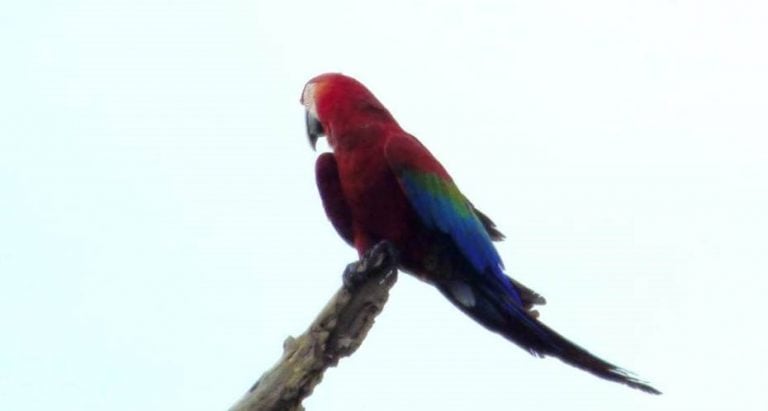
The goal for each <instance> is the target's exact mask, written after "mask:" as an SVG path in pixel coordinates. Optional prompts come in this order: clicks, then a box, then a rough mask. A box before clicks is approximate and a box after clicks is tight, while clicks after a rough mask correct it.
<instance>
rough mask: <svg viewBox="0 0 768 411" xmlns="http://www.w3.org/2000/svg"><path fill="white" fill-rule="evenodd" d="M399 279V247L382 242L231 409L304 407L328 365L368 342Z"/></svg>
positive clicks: (353, 267) (349, 269)
mask: <svg viewBox="0 0 768 411" xmlns="http://www.w3.org/2000/svg"><path fill="white" fill-rule="evenodd" d="M396 281H397V263H396V252H395V250H394V249H393V248H392V246H391V245H389V244H388V243H380V244H378V245H376V246H375V247H374V248H373V249H371V251H369V252H367V253H366V254H365V255H364V256H363V258H362V259H361V260H360V261H359V262H357V263H352V264H350V265H349V266H347V269H346V270H345V272H344V285H343V286H342V287H341V289H339V291H337V292H336V294H335V295H334V296H333V298H331V300H330V301H329V302H328V304H326V306H325V308H323V310H322V311H321V312H320V314H319V315H318V316H317V318H315V321H313V322H312V324H311V325H310V326H309V328H308V329H307V331H305V332H304V333H303V334H302V335H300V336H299V337H297V338H293V337H288V338H287V339H286V340H285V342H284V343H283V356H282V357H281V358H280V360H279V361H278V362H277V364H275V366H274V367H272V369H270V370H268V371H267V372H265V373H264V374H263V375H262V376H261V378H259V380H258V381H256V383H255V384H254V385H253V387H251V389H250V390H248V392H247V393H246V394H245V395H244V396H243V398H241V399H240V400H239V401H238V402H237V403H236V404H235V405H233V406H232V408H230V411H256V410H258V411H263V410H281V411H283V410H303V409H304V407H302V405H301V402H302V400H303V399H304V398H306V397H308V396H309V395H310V394H312V390H313V389H314V387H315V385H317V384H318V383H320V381H321V380H322V378H323V373H324V372H325V370H326V369H327V368H328V367H333V366H336V364H338V362H339V359H340V358H341V357H345V356H349V355H351V354H352V353H353V352H355V350H357V348H358V347H359V346H360V345H361V344H362V343H363V340H364V339H365V336H366V335H367V334H368V330H370V328H371V327H372V326H373V322H374V319H375V318H376V316H377V315H378V314H379V313H380V312H381V310H382V309H383V308H384V304H385V303H386V302H387V298H388V297H389V290H390V288H392V286H393V285H394V284H395V282H396Z"/></svg>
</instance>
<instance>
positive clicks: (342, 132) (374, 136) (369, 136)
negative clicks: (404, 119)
mask: <svg viewBox="0 0 768 411" xmlns="http://www.w3.org/2000/svg"><path fill="white" fill-rule="evenodd" d="M341 118H344V117H341ZM402 132H403V131H402V129H401V128H400V125H398V124H397V122H396V121H395V119H394V118H392V115H390V114H389V112H388V111H386V110H367V111H363V112H359V111H358V112H357V113H355V116H354V118H353V120H352V121H349V120H348V121H337V122H332V123H331V124H330V127H329V130H328V142H329V143H330V145H331V147H333V149H334V151H349V150H356V149H361V148H367V147H375V146H377V145H379V144H384V142H386V139H387V138H388V136H390V135H391V134H392V133H402Z"/></svg>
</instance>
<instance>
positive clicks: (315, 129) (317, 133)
mask: <svg viewBox="0 0 768 411" xmlns="http://www.w3.org/2000/svg"><path fill="white" fill-rule="evenodd" d="M306 119H307V137H309V144H311V145H312V150H315V149H316V148H315V146H317V139H318V138H320V137H322V136H324V135H325V130H323V125H322V124H320V120H318V119H317V117H315V116H313V115H312V113H310V112H309V111H307V112H306Z"/></svg>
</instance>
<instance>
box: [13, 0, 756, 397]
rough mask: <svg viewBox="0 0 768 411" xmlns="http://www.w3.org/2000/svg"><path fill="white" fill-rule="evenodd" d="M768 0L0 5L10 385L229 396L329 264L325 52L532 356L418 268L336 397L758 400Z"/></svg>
mask: <svg viewBox="0 0 768 411" xmlns="http://www.w3.org/2000/svg"><path fill="white" fill-rule="evenodd" d="M766 21H768V6H766V5H765V3H764V2H760V1H685V0H678V1H671V0H667V1H654V0H651V1H644V2H634V1H615V0H614V1H579V2H574V1H549V2H531V1H526V2H523V1H464V2H458V1H407V2H397V1H392V2H371V3H367V4H364V3H362V2H354V1H348V2H343V1H342V2H340V1H332V0H329V1H322V2H319V1H302V2H292V1H284V2H276V1H216V2H214V1H209V2H203V1H165V2H158V1H148V0H143V1H142V0H130V1H106V0H99V1H95V0H94V1H74V0H73V1H68V2H53V1H50V2H46V1H31V2H15V3H11V2H9V3H8V4H7V5H5V6H4V7H3V13H2V15H0V50H3V64H2V65H0V113H1V114H0V332H1V333H2V334H0V409H4V410H49V409H53V408H55V409H63V410H78V411H80V410H111V411H122V410H125V411H129V410H130V411H133V410H169V409H170V410H223V409H227V408H228V407H229V406H230V405H232V404H233V403H234V402H235V401H236V400H237V399H238V398H239V397H240V396H241V395H242V394H243V393H244V392H245V390H247V389H248V388H249V387H250V386H251V384H252V383H253V382H254V381H255V380H256V379H257V378H258V377H259V376H260V375H261V373H262V372H263V371H265V370H266V369H267V368H269V367H271V366H272V365H273V364H274V362H275V361H276V360H277V359H278V358H279V356H280V353H281V345H282V342H283V340H284V339H285V337H287V336H288V335H296V334H298V333H300V332H302V331H303V330H304V329H305V327H306V326H307V325H308V324H309V323H310V321H311V320H312V319H313V318H314V316H315V315H316V314H317V312H318V311H319V310H320V309H321V307H322V306H323V304H325V302H326V301H327V300H328V298H330V296H331V295H332V294H333V293H334V291H335V290H336V289H337V288H338V287H339V285H340V278H341V272H342V270H343V268H344V266H345V265H346V264H347V263H348V262H350V261H352V260H353V259H354V258H355V252H354V251H353V250H352V249H350V248H349V247H348V246H347V245H346V244H345V243H344V242H343V241H342V240H341V239H339V238H338V237H337V235H336V233H335V231H334V230H333V228H332V227H331V225H330V223H328V221H327V220H326V218H325V216H324V214H323V212H322V207H321V204H320V200H319V196H318V194H317V190H316V188H315V186H314V175H313V173H314V160H315V157H316V156H317V153H315V152H313V151H312V150H311V149H310V148H309V145H308V142H307V139H306V136H305V133H304V120H303V109H302V107H301V105H300V104H299V101H298V100H299V96H300V93H301V90H302V87H303V85H304V83H305V81H306V80H308V79H309V78H311V77H313V76H314V75H317V74H320V73H322V72H326V71H341V72H344V73H346V74H348V75H352V76H354V77H356V78H358V79H359V80H361V81H362V82H363V83H365V84H366V85H368V86H369V88H370V89H371V90H372V91H373V92H374V93H375V94H376V95H377V96H378V97H379V98H380V100H381V101H382V102H383V103H384V104H385V105H386V106H387V107H389V108H390V110H391V111H392V113H393V114H394V116H395V117H396V118H397V119H398V121H399V122H400V124H401V125H402V126H403V127H404V128H405V129H406V130H408V131H410V132H411V133H413V134H414V135H416V136H417V137H419V138H420V139H421V141H422V142H423V143H424V144H425V145H426V146H427V147H429V148H430V150H432V152H433V153H434V154H435V155H436V156H437V157H438V158H439V159H440V160H441V161H442V162H443V164H444V165H445V166H446V168H447V169H448V170H449V172H450V173H451V174H452V175H453V177H454V179H455V180H456V182H457V183H458V184H459V187H460V188H461V189H462V191H463V192H464V194H465V195H466V196H467V197H468V198H470V199H471V201H472V202H473V203H475V204H476V205H477V206H478V208H480V209H481V210H483V211H484V212H486V213H487V214H488V215H490V216H491V217H492V218H493V219H494V220H495V221H496V223H497V224H498V225H499V226H500V228H501V230H502V231H503V232H504V233H505V234H506V235H507V240H506V241H505V242H503V243H500V244H499V245H498V247H499V251H500V253H501V255H502V258H504V261H505V263H506V266H507V268H508V271H509V273H510V274H511V275H512V276H514V277H515V278H517V279H519V280H520V281H522V282H523V283H525V284H527V285H529V286H530V287H532V288H533V289H535V290H536V291H538V292H540V293H541V294H543V295H544V296H545V297H546V298H547V300H548V301H549V303H548V305H547V306H545V307H543V308H542V309H541V310H540V311H541V314H542V319H543V321H544V322H546V323H547V324H549V325H550V326H552V327H553V328H555V329H556V330H558V331H559V332H561V333H562V334H564V335H565V336H567V337H569V338H571V339H573V340H574V341H576V342H577V343H579V344H581V345H582V346H584V347H585V348H587V349H589V350H591V351H592V352H594V353H596V354H598V355H600V356H602V357H603V358H605V359H608V360H610V361H612V362H615V363H616V364H618V365H620V366H623V367H626V368H628V369H630V370H633V371H635V372H636V373H637V374H639V375H640V376H641V377H643V378H645V379H647V380H649V381H651V382H652V383H654V384H655V386H656V387H658V388H659V389H661V390H662V391H663V392H664V393H665V394H664V395H663V396H660V397H654V396H650V395H646V394H643V393H641V392H639V391H635V390H631V389H629V388H626V387H623V386H620V385H617V384H614V383H610V382H606V381H602V380H599V379H597V378H594V377H592V376H591V375H589V374H586V373H584V372H581V371H579V370H576V369H573V368H571V367H569V366H567V365H565V364H562V363H561V362H559V361H557V360H555V359H551V358H550V359H543V360H542V359H537V358H533V357H531V356H530V355H528V354H527V353H525V352H524V351H523V350H521V349H519V348H518V347H516V346H514V345H512V344H510V343H509V342H507V341H506V340H504V339H502V338H501V337H499V336H497V335H495V334H492V333H490V332H488V331H486V330H485V329H484V328H482V327H481V326H479V325H477V324H475V323H473V322H472V321H471V320H469V319H468V318H467V317H465V316H464V315H463V314H462V313H460V312H459V311H458V310H456V309H455V308H454V307H453V306H452V305H451V304H450V303H449V302H448V301H447V300H445V299H444V298H443V297H442V296H441V295H440V294H439V293H438V292H437V291H436V290H435V289H433V288H432V287H430V286H429V285H427V284H424V283H421V282H419V281H417V280H415V279H413V278H411V277H409V276H407V275H402V276H401V277H400V281H399V282H398V284H397V285H396V286H395V288H394V291H393V294H392V296H391V299H390V301H389V303H388V304H387V306H386V308H385V310H384V313H383V314H382V315H381V316H380V317H379V319H378V321H377V323H376V325H375V327H374V328H373V330H372V332H371V333H370V335H369V338H368V339H367V341H366V342H365V343H364V345H363V346H362V348H361V349H360V350H359V351H358V352H357V353H356V354H355V355H354V356H352V357H351V358H348V359H344V360H342V362H341V363H340V365H339V367H338V368H337V369H332V370H330V371H329V372H328V373H326V375H325V378H324V381H323V382H322V383H321V384H320V385H319V386H318V387H317V388H316V390H315V393H314V394H313V395H312V396H311V397H310V398H309V399H308V400H306V401H305V406H306V408H307V410H309V411H317V410H399V409H435V410H467V409H472V410H485V409H494V410H496V409H510V410H532V409H535V410H563V409H568V410H570V411H578V410H644V411H645V410H685V409H690V410H724V409H739V410H765V409H766V408H768V405H767V404H766V400H765V392H764V391H765V384H766V383H765V380H766V377H765V370H766V368H768V354H766V350H765V346H766V340H767V339H768V338H767V336H766V326H765V325H764V323H765V320H764V319H763V318H762V317H763V315H764V313H766V312H768V304H766V302H765V295H766V292H767V291H768V281H767V280H766V272H767V271H768V257H766V248H768V247H767V244H766V243H767V242H768V241H766V235H767V234H766V233H768V217H767V216H766V210H768V143H766V138H767V137H768V124H767V122H766V113H768V97H767V96H768V75H767V74H766V73H768V49H767V48H766V40H765V39H768V28H766V27H768V26H766V24H765V22H766Z"/></svg>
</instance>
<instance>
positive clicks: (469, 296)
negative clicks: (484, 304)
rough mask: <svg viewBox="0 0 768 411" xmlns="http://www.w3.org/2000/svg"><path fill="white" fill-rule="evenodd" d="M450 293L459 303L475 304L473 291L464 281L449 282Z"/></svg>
mask: <svg viewBox="0 0 768 411" xmlns="http://www.w3.org/2000/svg"><path fill="white" fill-rule="evenodd" d="M451 294H453V298H455V299H456V301H458V302H459V304H461V305H463V306H465V307H474V306H475V293H474V292H472V288H470V287H469V286H468V285H467V284H465V283H460V282H455V283H452V284H451Z"/></svg>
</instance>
